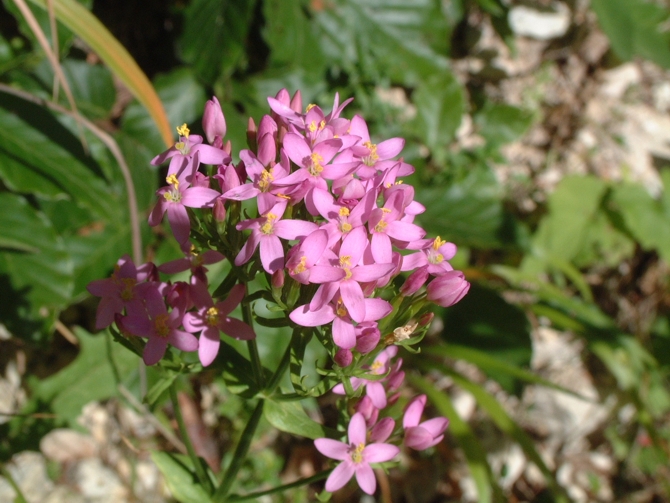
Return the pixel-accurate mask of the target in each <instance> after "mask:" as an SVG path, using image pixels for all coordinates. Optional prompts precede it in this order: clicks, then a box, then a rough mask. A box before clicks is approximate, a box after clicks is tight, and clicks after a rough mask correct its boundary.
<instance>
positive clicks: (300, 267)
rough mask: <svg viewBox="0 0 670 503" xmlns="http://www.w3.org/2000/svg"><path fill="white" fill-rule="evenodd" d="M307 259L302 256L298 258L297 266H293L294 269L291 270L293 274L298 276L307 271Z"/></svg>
mask: <svg viewBox="0 0 670 503" xmlns="http://www.w3.org/2000/svg"><path fill="white" fill-rule="evenodd" d="M306 263H307V257H305V256H302V257H300V262H299V263H298V265H297V266H295V269H293V274H300V273H302V272H305V271H306V270H307V266H306Z"/></svg>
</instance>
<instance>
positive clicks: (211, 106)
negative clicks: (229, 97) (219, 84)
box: [202, 96, 226, 164]
mask: <svg viewBox="0 0 670 503" xmlns="http://www.w3.org/2000/svg"><path fill="white" fill-rule="evenodd" d="M202 129H203V130H204V131H205V135H206V136H207V141H208V142H209V143H210V144H211V145H215V142H216V143H218V144H219V147H220V146H221V145H222V143H223V142H222V140H223V137H224V136H226V118H225V117H224V116H223V110H221V105H220V104H219V100H218V99H216V96H214V97H212V99H211V100H209V101H208V102H207V103H205V112H204V113H203V115H202ZM217 164H218V163H217Z"/></svg>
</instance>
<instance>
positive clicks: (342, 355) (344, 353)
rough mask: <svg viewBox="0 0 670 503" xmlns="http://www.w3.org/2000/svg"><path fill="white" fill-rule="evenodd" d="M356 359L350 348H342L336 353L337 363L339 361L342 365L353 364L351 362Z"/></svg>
mask: <svg viewBox="0 0 670 503" xmlns="http://www.w3.org/2000/svg"><path fill="white" fill-rule="evenodd" d="M353 360H354V355H353V354H352V353H351V350H349V349H340V350H339V351H338V352H337V353H336V354H335V363H337V364H338V365H339V366H340V367H343V368H344V367H348V366H349V365H351V362H352V361H353Z"/></svg>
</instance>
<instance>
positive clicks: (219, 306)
mask: <svg viewBox="0 0 670 503" xmlns="http://www.w3.org/2000/svg"><path fill="white" fill-rule="evenodd" d="M244 290H245V287H244V285H235V286H234V287H233V288H232V289H231V290H230V294H229V295H228V298H227V299H226V300H224V301H223V302H217V303H216V304H214V305H210V306H206V307H202V308H200V309H199V310H198V311H197V312H195V313H186V315H185V316H184V328H185V329H186V331H187V332H191V333H197V332H200V346H199V348H198V357H199V358H200V362H201V363H202V364H203V366H205V367H206V366H207V365H209V364H211V363H212V362H213V361H214V359H215V358H216V355H217V353H218V352H219V346H220V345H221V339H220V338H219V331H221V332H223V333H224V334H226V335H228V336H229V337H232V338H233V339H242V340H250V339H255V338H256V334H255V333H254V331H253V329H252V328H251V327H250V326H249V325H247V324H246V323H244V322H243V321H240V320H238V319H235V318H230V317H229V316H228V315H229V314H230V313H231V312H232V311H233V310H234V309H235V308H236V307H237V306H238V305H239V303H240V302H242V299H243V298H244Z"/></svg>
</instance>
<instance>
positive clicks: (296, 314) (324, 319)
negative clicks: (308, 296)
mask: <svg viewBox="0 0 670 503" xmlns="http://www.w3.org/2000/svg"><path fill="white" fill-rule="evenodd" d="M289 318H291V320H292V321H293V322H294V323H297V324H298V325H300V326H303V327H319V326H321V325H327V324H328V323H330V322H331V321H333V320H334V319H335V310H334V309H333V307H332V306H331V305H329V304H326V305H324V306H322V307H321V309H318V310H314V311H310V309H309V306H308V305H307V304H305V305H303V306H300V307H297V308H295V309H294V310H293V311H291V314H290V315H289Z"/></svg>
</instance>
